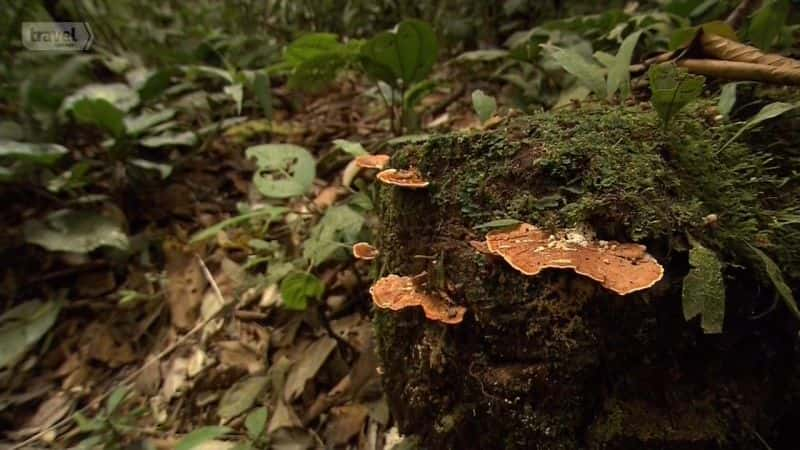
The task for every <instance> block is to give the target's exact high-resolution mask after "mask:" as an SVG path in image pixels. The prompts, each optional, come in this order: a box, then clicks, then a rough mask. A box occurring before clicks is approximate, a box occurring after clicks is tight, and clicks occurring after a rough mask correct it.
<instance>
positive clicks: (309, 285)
mask: <svg viewBox="0 0 800 450" xmlns="http://www.w3.org/2000/svg"><path fill="white" fill-rule="evenodd" d="M324 293H325V285H323V284H322V281H320V279H319V278H317V277H315V276H314V275H312V274H310V273H306V272H291V273H289V274H288V275H286V276H285V277H284V278H283V280H281V297H282V298H283V306H284V307H285V308H286V309H292V310H295V311H304V310H305V309H306V308H307V307H308V302H309V301H318V300H319V299H321V298H322V294H324Z"/></svg>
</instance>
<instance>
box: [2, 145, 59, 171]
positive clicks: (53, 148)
mask: <svg viewBox="0 0 800 450" xmlns="http://www.w3.org/2000/svg"><path fill="white" fill-rule="evenodd" d="M67 152H68V150H67V149H66V147H64V146H61V145H58V144H32V143H29V142H17V141H4V140H0V160H4V159H11V160H14V161H22V162H25V163H29V164H35V165H38V166H52V165H53V164H55V163H56V162H58V160H59V159H61V157H62V156H64V155H66V154H67Z"/></svg>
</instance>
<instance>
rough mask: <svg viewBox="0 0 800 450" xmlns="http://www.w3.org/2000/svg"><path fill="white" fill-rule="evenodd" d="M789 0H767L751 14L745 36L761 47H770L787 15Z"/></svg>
mask: <svg viewBox="0 0 800 450" xmlns="http://www.w3.org/2000/svg"><path fill="white" fill-rule="evenodd" d="M789 7H790V5H789V0H767V1H765V2H764V3H763V4H762V5H761V7H760V8H759V9H758V10H757V11H756V12H755V13H754V14H753V17H752V19H750V24H749V26H748V28H747V38H748V39H750V42H751V43H752V44H753V45H754V46H756V47H758V48H760V49H762V50H769V49H770V48H772V46H773V44H774V43H775V40H776V39H777V38H778V36H780V34H781V29H782V28H783V26H784V25H785V24H786V20H787V18H788V17H789Z"/></svg>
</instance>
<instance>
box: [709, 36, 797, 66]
mask: <svg viewBox="0 0 800 450" xmlns="http://www.w3.org/2000/svg"><path fill="white" fill-rule="evenodd" d="M700 43H701V44H702V46H703V53H704V54H706V55H708V56H712V57H714V58H716V59H721V60H725V61H738V62H744V63H752V64H762V65H767V66H773V67H782V68H785V69H794V70H800V61H798V60H796V59H792V58H787V57H786V56H782V55H776V54H774V53H773V54H769V53H764V52H762V51H761V50H760V49H758V48H756V47H752V46H750V45H745V44H741V43H739V42H736V41H733V40H730V39H727V38H724V37H722V36H718V35H716V34H711V33H704V32H701V33H700Z"/></svg>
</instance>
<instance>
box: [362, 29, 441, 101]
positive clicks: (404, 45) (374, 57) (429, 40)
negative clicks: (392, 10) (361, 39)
mask: <svg viewBox="0 0 800 450" xmlns="http://www.w3.org/2000/svg"><path fill="white" fill-rule="evenodd" d="M438 50H439V47H438V43H437V42H436V35H435V34H434V33H433V29H431V27H430V25H428V24H427V23H425V22H423V21H420V20H413V19H411V20H404V21H402V22H400V23H399V24H398V25H397V27H396V29H395V30H393V31H384V32H382V33H379V34H377V35H376V36H375V37H373V38H372V39H370V40H368V41H367V42H365V43H364V45H363V46H362V47H361V60H362V64H363V66H364V70H365V71H366V72H367V74H368V75H369V76H371V77H372V78H374V79H377V80H380V81H383V82H385V83H387V84H389V85H390V86H392V87H395V88H397V87H399V86H401V85H402V86H405V87H408V86H410V85H412V84H414V83H416V82H418V81H421V80H423V79H424V78H425V77H427V76H428V74H429V73H430V72H431V70H432V69H433V64H434V63H435V62H436V54H437V53H438Z"/></svg>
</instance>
